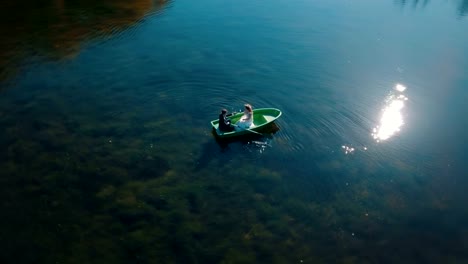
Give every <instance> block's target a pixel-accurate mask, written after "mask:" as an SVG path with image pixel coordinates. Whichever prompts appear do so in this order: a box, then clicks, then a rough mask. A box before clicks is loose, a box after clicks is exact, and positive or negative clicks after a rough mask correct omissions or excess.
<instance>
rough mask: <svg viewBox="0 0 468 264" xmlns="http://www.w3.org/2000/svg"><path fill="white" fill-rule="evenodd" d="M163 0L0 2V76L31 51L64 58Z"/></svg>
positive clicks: (31, 54) (135, 19)
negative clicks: (0, 37)
mask: <svg viewBox="0 0 468 264" xmlns="http://www.w3.org/2000/svg"><path fill="white" fill-rule="evenodd" d="M166 3H167V1H166V0H135V1H127V0H97V1H90V0H84V1H76V0H69V1H68V0H50V1H45V0H42V1H8V2H4V3H2V4H0V7H1V8H0V34H1V35H2V36H4V37H3V38H2V41H1V42H0V68H1V69H2V70H0V80H2V79H5V78H6V77H7V76H11V75H12V74H13V73H14V72H15V71H16V68H18V67H20V66H21V61H22V60H24V59H26V58H29V57H37V56H40V57H47V58H52V59H64V58H69V57H74V56H76V54H78V52H79V50H80V46H81V44H82V43H83V42H85V41H87V40H90V39H94V38H97V37H104V38H105V37H109V36H112V35H114V34H115V33H118V32H121V31H122V30H125V29H127V28H129V27H131V26H133V25H135V24H136V23H138V22H139V21H140V20H141V19H142V18H144V17H145V16H146V15H148V14H150V13H153V12H158V11H159V10H161V9H162V8H163V7H164V6H165V4H166Z"/></svg>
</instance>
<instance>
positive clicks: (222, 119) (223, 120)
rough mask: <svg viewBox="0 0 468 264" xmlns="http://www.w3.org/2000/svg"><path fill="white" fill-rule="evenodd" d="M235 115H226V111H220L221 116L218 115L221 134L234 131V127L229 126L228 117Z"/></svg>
mask: <svg viewBox="0 0 468 264" xmlns="http://www.w3.org/2000/svg"><path fill="white" fill-rule="evenodd" d="M235 113H236V112H233V113H231V114H228V113H227V110H226V109H223V110H221V114H219V130H221V131H223V132H231V131H234V125H232V124H231V120H230V119H229V118H228V116H231V115H233V114H235Z"/></svg>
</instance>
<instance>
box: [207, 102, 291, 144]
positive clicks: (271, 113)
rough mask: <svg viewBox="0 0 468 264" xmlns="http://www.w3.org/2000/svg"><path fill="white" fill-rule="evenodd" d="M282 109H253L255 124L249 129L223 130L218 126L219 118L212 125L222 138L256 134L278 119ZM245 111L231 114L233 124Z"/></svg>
mask: <svg viewBox="0 0 468 264" xmlns="http://www.w3.org/2000/svg"><path fill="white" fill-rule="evenodd" d="M281 114H282V113H281V111H280V110H279V109H276V108H258V109H254V110H253V125H252V126H251V127H250V128H249V129H244V130H239V131H232V132H222V131H220V130H219V128H218V124H219V120H217V119H216V120H213V121H211V126H212V127H213V129H214V130H215V132H216V135H217V136H218V137H220V138H230V137H238V136H242V135H248V134H250V135H251V134H256V133H258V131H261V130H262V129H263V128H265V127H266V126H267V125H268V124H271V123H273V122H274V121H275V120H276V119H278V118H279V117H280V116H281ZM242 115H243V113H238V114H235V115H233V116H231V117H230V118H229V119H231V122H232V124H235V123H236V122H237V121H239V119H240V118H241V117H242Z"/></svg>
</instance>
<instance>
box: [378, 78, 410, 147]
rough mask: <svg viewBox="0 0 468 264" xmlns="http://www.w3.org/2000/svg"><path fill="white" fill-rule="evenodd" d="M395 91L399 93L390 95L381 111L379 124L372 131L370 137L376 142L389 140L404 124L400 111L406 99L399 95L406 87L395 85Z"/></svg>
mask: <svg viewBox="0 0 468 264" xmlns="http://www.w3.org/2000/svg"><path fill="white" fill-rule="evenodd" d="M395 90H396V91H398V92H399V93H398V94H391V95H390V96H389V98H388V99H387V100H386V106H385V107H384V108H383V109H382V116H381V117H380V124H379V125H378V126H377V127H375V128H374V129H373V131H372V136H373V137H374V139H375V140H376V141H377V142H379V141H380V140H386V139H389V138H390V137H392V136H393V135H394V134H395V133H397V132H399V131H400V128H401V127H402V126H403V125H404V124H405V122H404V120H403V114H402V110H403V108H404V107H405V101H406V100H408V98H407V97H406V96H404V95H403V94H401V93H402V92H403V91H405V90H406V87H405V86H403V85H401V84H397V85H396V86H395Z"/></svg>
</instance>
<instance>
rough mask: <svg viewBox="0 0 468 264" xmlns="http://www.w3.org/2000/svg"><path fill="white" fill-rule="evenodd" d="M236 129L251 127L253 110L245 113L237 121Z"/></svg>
mask: <svg viewBox="0 0 468 264" xmlns="http://www.w3.org/2000/svg"><path fill="white" fill-rule="evenodd" d="M236 125H237V126H236V130H244V129H249V128H250V127H251V126H252V125H253V115H252V113H251V112H248V113H244V115H243V116H242V117H241V119H240V120H239V121H237V123H236Z"/></svg>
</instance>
